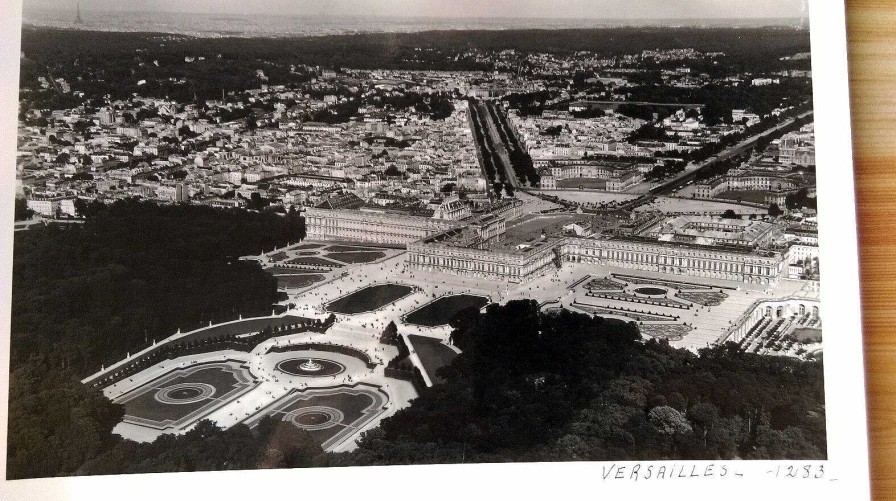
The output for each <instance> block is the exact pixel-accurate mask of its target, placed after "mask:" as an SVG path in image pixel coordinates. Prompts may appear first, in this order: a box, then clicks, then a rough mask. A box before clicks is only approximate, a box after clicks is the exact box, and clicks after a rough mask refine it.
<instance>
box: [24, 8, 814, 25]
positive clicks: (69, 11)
mask: <svg viewBox="0 0 896 501" xmlns="http://www.w3.org/2000/svg"><path fill="white" fill-rule="evenodd" d="M22 12H23V13H29V12H31V13H48V12H54V13H60V14H62V13H66V14H74V13H75V9H53V8H24V9H23V10H22ZM90 13H99V14H186V15H190V16H218V17H289V18H310V19H314V18H324V19H326V18H330V19H426V20H433V21H441V20H444V21H457V20H483V21H528V22H532V21H551V22H560V21H575V22H580V23H581V22H589V21H596V22H617V21H618V22H637V21H695V22H703V21H710V22H721V21H732V22H737V21H746V22H754V21H782V22H783V21H808V16H783V17H775V16H773V17H724V16H719V17H696V18H695V17H641V18H631V17H519V16H517V17H511V16H436V15H394V14H382V15H381V14H374V15H361V14H324V13H313V14H289V13H241V12H239V13H237V12H225V13H214V12H173V11H163V12H160V11H151V10H95V11H91V10H88V9H84V8H81V15H82V16H83V15H84V14H90Z"/></svg>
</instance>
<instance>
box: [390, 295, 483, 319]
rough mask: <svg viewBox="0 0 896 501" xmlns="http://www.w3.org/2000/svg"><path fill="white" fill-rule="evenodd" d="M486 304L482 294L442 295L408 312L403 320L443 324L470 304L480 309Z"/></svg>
mask: <svg viewBox="0 0 896 501" xmlns="http://www.w3.org/2000/svg"><path fill="white" fill-rule="evenodd" d="M486 304H488V298H484V297H482V296H472V295H469V294H457V295H453V296H442V297H440V298H439V299H436V300H435V301H433V302H431V303H429V304H426V305H423V306H422V307H420V308H418V309H416V310H414V311H412V312H411V313H409V314H408V315H407V317H405V321H406V322H407V323H409V324H416V325H424V326H426V327H435V326H437V325H445V324H447V323H448V322H449V321H450V320H451V319H452V318H453V317H454V315H456V314H457V312H459V311H461V310H464V309H466V308H469V307H471V306H472V307H475V308H477V309H480V308H482V307H483V306H485V305H486Z"/></svg>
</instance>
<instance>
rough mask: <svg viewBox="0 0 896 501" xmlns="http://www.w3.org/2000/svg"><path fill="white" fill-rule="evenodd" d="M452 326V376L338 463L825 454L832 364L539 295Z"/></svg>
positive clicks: (447, 373)
mask: <svg viewBox="0 0 896 501" xmlns="http://www.w3.org/2000/svg"><path fill="white" fill-rule="evenodd" d="M452 326H453V327H454V331H453V333H452V339H453V340H454V342H455V343H456V344H457V346H458V347H460V348H462V349H463V353H462V354H461V355H460V356H458V357H457V359H455V361H454V362H453V363H452V364H451V365H450V366H448V367H445V368H443V369H441V373H440V374H441V375H442V376H443V377H444V378H445V379H446V382H445V383H444V384H442V385H438V386H435V387H433V388H431V389H430V390H429V391H428V392H426V393H424V394H423V395H421V396H420V397H419V398H418V399H416V400H415V401H414V404H413V405H412V406H411V407H409V408H407V409H403V410H402V411H400V412H399V413H397V414H396V415H395V416H394V417H392V418H389V419H386V420H384V421H383V423H382V425H381V426H380V427H379V428H378V429H375V430H373V431H371V432H368V433H367V435H366V436H365V437H364V439H363V440H362V441H361V444H360V447H359V448H358V449H357V450H356V451H354V452H352V453H347V454H337V455H330V456H329V458H328V459H329V464H331V465H374V464H408V463H447V462H451V463H459V462H496V461H568V460H646V459H654V460H656V459H737V458H740V459H783V458H789V459H796V458H800V459H809V458H813V459H819V458H824V457H826V438H825V420H824V416H825V411H824V391H823V374H822V366H821V364H820V363H817V362H811V363H810V362H802V361H799V360H793V359H788V358H784V357H768V356H758V355H753V354H746V353H743V352H742V351H740V350H738V349H737V348H736V347H734V346H721V347H715V348H711V349H704V350H701V352H700V354H699V355H696V354H693V353H691V352H688V351H686V350H679V349H673V348H671V347H669V346H668V345H667V344H663V343H659V342H655V341H649V342H647V343H644V342H642V341H641V339H640V336H639V334H638V331H637V327H636V326H635V325H634V324H631V323H629V324H625V323H619V322H615V321H609V320H604V319H601V318H591V317H589V316H587V315H583V314H578V313H572V312H569V311H566V310H562V311H561V312H560V313H547V314H546V313H539V309H538V305H537V304H536V303H535V302H534V301H511V302H509V303H508V304H507V305H506V306H499V305H492V306H489V308H488V309H487V312H486V313H484V314H479V313H478V312H475V311H467V312H465V313H463V314H459V315H458V317H456V318H455V320H454V321H453V322H452Z"/></svg>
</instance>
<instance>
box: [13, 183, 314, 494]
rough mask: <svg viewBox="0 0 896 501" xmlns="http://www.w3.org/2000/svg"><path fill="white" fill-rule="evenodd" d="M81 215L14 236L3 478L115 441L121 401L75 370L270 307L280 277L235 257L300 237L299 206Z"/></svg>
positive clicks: (64, 468) (152, 208) (131, 206)
mask: <svg viewBox="0 0 896 501" xmlns="http://www.w3.org/2000/svg"><path fill="white" fill-rule="evenodd" d="M83 213H84V214H85V216H86V221H85V222H84V224H82V225H77V224H69V225H53V224H51V225H48V226H36V227H33V228H31V229H29V230H27V231H22V232H18V233H16V235H15V242H14V251H13V274H12V279H13V296H12V329H11V350H10V358H11V360H10V362H11V374H10V406H9V423H8V424H9V427H8V430H9V448H8V449H9V450H8V470H7V474H8V476H9V477H11V478H21V477H34V476H54V475H65V474H70V473H73V472H74V471H75V470H76V469H77V468H78V467H79V466H80V465H81V464H82V463H83V462H84V461H85V460H87V459H89V458H90V457H93V456H94V455H96V454H98V453H99V452H100V451H102V450H104V449H106V448H107V447H108V446H109V445H110V444H111V443H114V442H115V441H116V440H115V439H114V438H113V436H112V435H111V429H112V426H114V425H115V424H116V423H117V422H118V421H120V418H121V412H122V411H121V408H120V407H119V406H115V405H112V404H111V403H110V402H109V401H108V400H107V399H105V397H103V396H102V395H101V394H100V392H99V390H96V389H92V388H88V387H86V386H84V385H82V384H81V383H80V379H81V378H83V377H85V376H86V375H88V374H91V373H93V372H94V371H97V370H99V368H100V366H101V365H104V364H105V365H109V364H110V363H112V362H115V361H118V360H120V359H122V358H124V356H125V355H126V354H127V353H128V352H132V353H133V352H135V351H138V350H140V349H142V348H145V347H146V346H148V345H149V344H150V343H152V341H153V339H161V338H164V337H167V336H169V335H171V334H173V333H175V332H176V331H177V329H179V328H180V329H190V328H195V327H199V326H201V325H206V324H208V322H209V321H210V320H211V321H220V320H230V319H234V318H237V317H238V316H239V315H240V314H242V315H243V316H252V315H258V314H270V311H271V304H272V303H273V302H275V300H276V298H277V288H276V280H275V279H274V278H273V277H272V276H270V275H268V274H266V273H265V272H263V271H262V270H261V268H259V267H258V266H257V265H256V264H253V263H250V262H246V261H239V260H238V257H239V256H242V255H247V254H257V253H258V252H260V251H262V250H271V249H273V247H274V246H283V245H286V244H287V243H288V242H296V241H298V240H299V239H301V238H302V237H303V236H304V221H303V220H302V219H301V218H300V217H299V216H298V215H296V214H293V215H288V216H278V215H275V214H268V213H251V212H247V211H239V210H232V211H231V210H227V211H225V210H217V209H212V208H208V207H202V206H188V205H187V206H185V205H177V206H158V205H155V204H153V203H149V202H139V201H133V200H126V201H120V202H116V203H114V204H112V205H108V206H106V205H102V204H97V203H95V204H89V205H86V206H83Z"/></svg>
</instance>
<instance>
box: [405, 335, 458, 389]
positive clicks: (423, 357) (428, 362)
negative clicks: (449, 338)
mask: <svg viewBox="0 0 896 501" xmlns="http://www.w3.org/2000/svg"><path fill="white" fill-rule="evenodd" d="M408 339H409V340H410V342H411V345H412V346H413V347H414V351H416V352H417V356H418V357H420V363H421V364H423V369H424V370H425V371H426V374H427V375H429V379H431V380H432V382H433V383H441V382H444V381H445V380H444V379H442V378H441V377H439V376H436V371H438V370H439V369H441V368H442V367H444V366H446V365H449V364H450V363H451V362H452V361H453V360H454V358H455V357H457V353H456V352H455V351H454V350H452V349H451V348H449V347H448V346H446V345H444V344H442V343H441V342H439V340H438V339H433V338H429V337H426V336H415V335H413V334H412V335H410V336H408Z"/></svg>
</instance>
